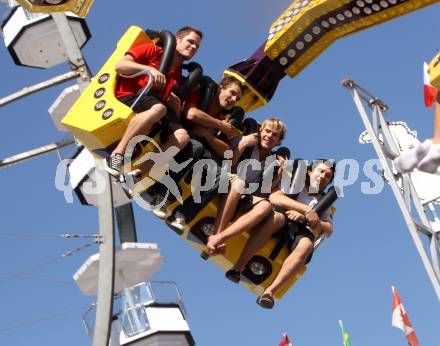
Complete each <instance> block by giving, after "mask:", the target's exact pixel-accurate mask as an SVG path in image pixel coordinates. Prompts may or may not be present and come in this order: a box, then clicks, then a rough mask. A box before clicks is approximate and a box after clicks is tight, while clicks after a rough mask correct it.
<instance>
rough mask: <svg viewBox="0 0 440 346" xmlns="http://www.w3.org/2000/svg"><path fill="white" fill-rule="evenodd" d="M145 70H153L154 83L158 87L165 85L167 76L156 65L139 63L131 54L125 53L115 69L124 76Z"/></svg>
mask: <svg viewBox="0 0 440 346" xmlns="http://www.w3.org/2000/svg"><path fill="white" fill-rule="evenodd" d="M143 70H149V71H150V72H151V74H152V75H153V83H154V86H155V87H156V88H159V89H160V88H162V87H163V86H165V84H166V78H165V76H164V75H163V74H162V73H160V72H159V71H158V70H157V69H155V68H154V67H151V66H148V65H144V64H139V63H138V62H136V61H135V59H134V58H133V57H132V56H131V55H129V54H126V55H124V56H123V57H122V59H121V60H119V61H118V62H117V63H116V65H115V71H116V72H117V73H118V74H120V75H123V76H130V75H133V74H135V73H137V72H140V71H143Z"/></svg>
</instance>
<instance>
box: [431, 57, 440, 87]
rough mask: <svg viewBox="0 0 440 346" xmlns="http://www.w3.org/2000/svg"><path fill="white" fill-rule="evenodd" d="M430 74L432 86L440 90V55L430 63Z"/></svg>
mask: <svg viewBox="0 0 440 346" xmlns="http://www.w3.org/2000/svg"><path fill="white" fill-rule="evenodd" d="M428 73H429V78H430V81H431V84H432V85H433V86H435V87H436V88H437V89H438V90H440V53H438V54H437V55H436V56H435V57H434V59H432V60H431V62H430V63H429V67H428Z"/></svg>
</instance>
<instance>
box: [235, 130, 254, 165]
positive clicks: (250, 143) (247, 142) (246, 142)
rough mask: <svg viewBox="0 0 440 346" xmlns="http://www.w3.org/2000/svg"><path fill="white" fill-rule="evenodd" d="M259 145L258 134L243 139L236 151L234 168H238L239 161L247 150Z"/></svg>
mask: <svg viewBox="0 0 440 346" xmlns="http://www.w3.org/2000/svg"><path fill="white" fill-rule="evenodd" d="M257 144H258V133H252V134H250V135H247V136H243V137H241V140H240V142H238V145H237V147H236V148H235V149H234V155H233V156H232V166H236V165H237V163H238V160H240V157H241V156H242V155H243V153H244V151H245V150H246V148H249V147H254V146H256V145H257Z"/></svg>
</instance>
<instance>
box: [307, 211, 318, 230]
mask: <svg viewBox="0 0 440 346" xmlns="http://www.w3.org/2000/svg"><path fill="white" fill-rule="evenodd" d="M305 218H306V221H307V224H308V225H309V226H310V227H311V228H315V227H316V226H317V225H318V224H319V216H318V214H316V212H315V211H314V210H312V209H310V210H309V211H307V212H306V213H305Z"/></svg>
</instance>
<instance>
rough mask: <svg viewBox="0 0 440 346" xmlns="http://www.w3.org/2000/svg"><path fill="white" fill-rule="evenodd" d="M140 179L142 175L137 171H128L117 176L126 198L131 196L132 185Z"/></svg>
mask: <svg viewBox="0 0 440 346" xmlns="http://www.w3.org/2000/svg"><path fill="white" fill-rule="evenodd" d="M141 180H142V176H141V174H140V173H139V172H129V173H127V174H122V175H120V177H119V182H120V183H121V186H122V188H123V189H124V192H125V194H126V195H127V197H128V198H130V199H131V198H133V189H134V186H135V185H136V184H137V183H138V182H140V181H141Z"/></svg>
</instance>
